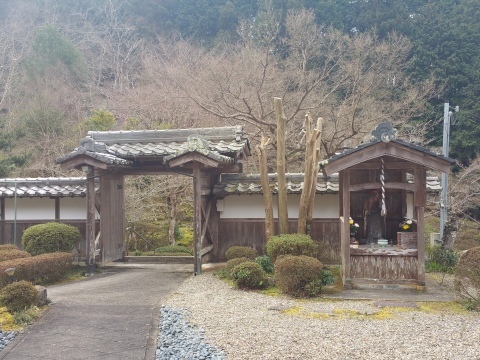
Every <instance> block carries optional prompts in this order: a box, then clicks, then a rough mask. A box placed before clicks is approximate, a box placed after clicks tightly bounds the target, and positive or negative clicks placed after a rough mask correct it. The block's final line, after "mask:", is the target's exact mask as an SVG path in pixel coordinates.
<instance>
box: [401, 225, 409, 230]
mask: <svg viewBox="0 0 480 360" xmlns="http://www.w3.org/2000/svg"><path fill="white" fill-rule="evenodd" d="M409 227H410V226H408V225H407V224H405V225H403V226H402V228H403V230H408V228H409Z"/></svg>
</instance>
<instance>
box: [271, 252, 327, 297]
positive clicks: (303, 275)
mask: <svg viewBox="0 0 480 360" xmlns="http://www.w3.org/2000/svg"><path fill="white" fill-rule="evenodd" d="M323 277H324V274H323V265H322V263H321V262H320V261H319V260H318V259H315V258H313V257H310V256H305V255H300V256H294V255H284V256H280V257H279V258H278V259H277V261H276V262H275V285H276V286H277V287H278V288H279V289H280V291H281V292H283V293H285V294H288V295H292V296H295V297H311V296H317V295H318V294H320V293H321V291H322V287H323V285H325V284H324V283H323V282H322V279H323Z"/></svg>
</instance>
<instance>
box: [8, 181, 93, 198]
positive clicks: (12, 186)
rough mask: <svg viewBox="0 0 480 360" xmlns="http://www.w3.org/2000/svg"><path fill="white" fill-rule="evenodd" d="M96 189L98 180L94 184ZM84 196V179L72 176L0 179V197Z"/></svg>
mask: <svg viewBox="0 0 480 360" xmlns="http://www.w3.org/2000/svg"><path fill="white" fill-rule="evenodd" d="M96 188H97V189H98V181H97V184H96ZM15 190H16V192H17V197H85V196H86V179H85V178H83V177H74V178H73V177H72V178H57V177H50V178H10V179H0V197H15Z"/></svg>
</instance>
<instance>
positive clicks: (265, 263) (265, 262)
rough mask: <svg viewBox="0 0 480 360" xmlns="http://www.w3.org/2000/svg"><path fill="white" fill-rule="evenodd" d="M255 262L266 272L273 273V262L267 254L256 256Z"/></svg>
mask: <svg viewBox="0 0 480 360" xmlns="http://www.w3.org/2000/svg"><path fill="white" fill-rule="evenodd" d="M255 262H256V263H257V264H258V265H260V266H261V267H262V269H263V271H265V272H266V273H267V274H273V264H272V261H271V260H270V257H269V256H267V255H263V256H258V257H256V258H255Z"/></svg>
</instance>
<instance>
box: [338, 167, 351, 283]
mask: <svg viewBox="0 0 480 360" xmlns="http://www.w3.org/2000/svg"><path fill="white" fill-rule="evenodd" d="M341 174H342V176H341V179H342V182H341V188H342V195H343V199H342V209H343V223H341V225H340V226H342V231H341V234H340V236H341V239H340V241H341V254H342V268H343V286H344V288H345V289H351V287H352V283H351V279H350V224H349V222H348V220H349V217H350V170H348V169H347V170H343V171H341Z"/></svg>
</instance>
